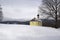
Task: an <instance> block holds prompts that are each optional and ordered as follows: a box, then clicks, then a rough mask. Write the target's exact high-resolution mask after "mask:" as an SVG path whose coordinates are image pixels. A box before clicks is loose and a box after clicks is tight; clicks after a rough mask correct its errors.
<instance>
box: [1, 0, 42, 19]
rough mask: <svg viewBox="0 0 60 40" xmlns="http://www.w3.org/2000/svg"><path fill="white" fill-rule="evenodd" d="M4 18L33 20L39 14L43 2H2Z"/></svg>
mask: <svg viewBox="0 0 60 40" xmlns="http://www.w3.org/2000/svg"><path fill="white" fill-rule="evenodd" d="M0 4H1V5H2V8H3V14H4V17H8V18H16V19H21V18H27V19H29V18H30V19H31V18H34V17H36V15H37V14H38V6H39V5H40V4H41V0H0Z"/></svg>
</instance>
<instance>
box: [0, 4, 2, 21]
mask: <svg viewBox="0 0 60 40" xmlns="http://www.w3.org/2000/svg"><path fill="white" fill-rule="evenodd" d="M2 19H3V14H2V8H1V5H0V21H2Z"/></svg>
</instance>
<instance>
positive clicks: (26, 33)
mask: <svg viewBox="0 0 60 40" xmlns="http://www.w3.org/2000/svg"><path fill="white" fill-rule="evenodd" d="M0 40H60V29H55V28H50V27H42V26H40V27H39V26H37V27H36V26H34V27H33V26H28V25H8V24H0Z"/></svg>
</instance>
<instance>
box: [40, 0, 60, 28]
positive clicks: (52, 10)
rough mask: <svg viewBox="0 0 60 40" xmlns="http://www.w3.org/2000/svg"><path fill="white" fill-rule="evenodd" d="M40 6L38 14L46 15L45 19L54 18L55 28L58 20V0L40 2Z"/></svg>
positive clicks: (59, 2) (59, 8)
mask: <svg viewBox="0 0 60 40" xmlns="http://www.w3.org/2000/svg"><path fill="white" fill-rule="evenodd" d="M42 5H43V6H39V12H42V14H43V13H44V14H45V15H48V16H47V18H49V17H52V18H54V20H55V27H57V20H58V19H59V18H60V0H42Z"/></svg>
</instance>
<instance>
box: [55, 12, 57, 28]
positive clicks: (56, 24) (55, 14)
mask: <svg viewBox="0 0 60 40" xmlns="http://www.w3.org/2000/svg"><path fill="white" fill-rule="evenodd" d="M55 28H57V11H55Z"/></svg>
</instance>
